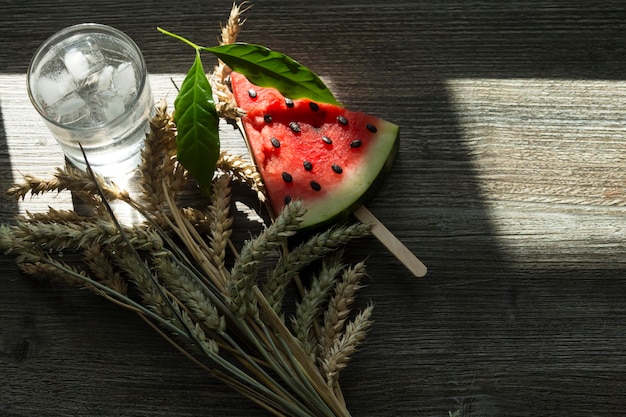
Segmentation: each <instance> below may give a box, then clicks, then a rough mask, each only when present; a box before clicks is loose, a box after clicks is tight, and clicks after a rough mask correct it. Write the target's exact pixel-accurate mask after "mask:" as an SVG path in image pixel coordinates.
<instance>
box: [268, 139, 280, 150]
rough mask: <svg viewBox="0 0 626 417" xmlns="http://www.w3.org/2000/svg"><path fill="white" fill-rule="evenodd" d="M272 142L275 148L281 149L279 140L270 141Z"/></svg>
mask: <svg viewBox="0 0 626 417" xmlns="http://www.w3.org/2000/svg"><path fill="white" fill-rule="evenodd" d="M270 142H272V146H273V147H275V148H280V141H279V140H278V139H277V138H272V139H270Z"/></svg>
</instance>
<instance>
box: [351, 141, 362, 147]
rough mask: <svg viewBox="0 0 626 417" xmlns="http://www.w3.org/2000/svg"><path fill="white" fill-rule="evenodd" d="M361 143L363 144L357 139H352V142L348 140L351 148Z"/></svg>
mask: <svg viewBox="0 0 626 417" xmlns="http://www.w3.org/2000/svg"><path fill="white" fill-rule="evenodd" d="M361 145H363V142H361V141H360V140H359V139H357V140H353V141H352V142H350V147H351V148H358V147H360V146H361Z"/></svg>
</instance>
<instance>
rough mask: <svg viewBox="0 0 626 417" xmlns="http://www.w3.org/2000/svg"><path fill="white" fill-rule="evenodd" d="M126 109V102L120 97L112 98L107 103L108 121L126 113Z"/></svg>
mask: <svg viewBox="0 0 626 417" xmlns="http://www.w3.org/2000/svg"><path fill="white" fill-rule="evenodd" d="M125 110H126V107H124V100H123V99H122V97H120V96H114V97H111V98H110V99H109V100H108V101H107V103H106V109H105V114H106V120H107V121H110V120H113V119H115V118H116V117H118V116H119V115H121V114H122V113H124V111H125Z"/></svg>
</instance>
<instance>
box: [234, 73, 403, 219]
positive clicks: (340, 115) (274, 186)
mask: <svg viewBox="0 0 626 417" xmlns="http://www.w3.org/2000/svg"><path fill="white" fill-rule="evenodd" d="M231 84H232V89H233V94H234V96H235V100H236V101H237V105H238V106H239V107H240V108H242V109H243V110H245V111H246V115H245V116H244V117H243V118H242V122H243V126H244V129H245V133H246V137H247V141H248V147H249V148H250V151H251V153H252V156H253V158H254V162H255V164H256V166H257V169H258V170H259V173H260V175H261V177H262V178H263V182H264V184H265V187H266V189H267V196H268V199H269V202H270V205H271V207H272V210H273V211H274V214H277V213H279V212H280V211H281V210H282V209H283V207H284V205H285V204H288V203H289V202H291V201H295V200H302V201H303V203H304V206H305V207H306V209H307V214H306V216H305V218H304V220H303V222H302V224H301V227H302V228H305V227H310V226H315V225H318V224H321V223H326V222H329V221H335V220H338V217H340V216H347V215H348V214H350V213H351V212H352V211H353V210H354V209H356V208H357V207H358V206H359V205H361V204H363V203H364V202H365V200H367V199H368V198H370V197H371V196H372V194H373V193H374V192H375V190H376V188H378V186H379V185H380V182H381V181H382V178H383V177H384V175H385V174H386V173H387V172H388V171H389V169H390V168H391V164H392V163H393V159H394V157H395V154H396V151H397V148H398V130H399V129H398V126H397V125H395V124H393V123H390V122H388V121H385V120H383V119H380V118H377V117H375V116H371V115H368V114H365V113H359V112H353V111H349V110H346V109H345V108H343V107H339V106H335V105H331V104H325V103H317V102H314V101H311V100H309V99H296V100H290V99H288V98H285V97H284V96H282V95H281V94H280V93H279V92H278V90H276V89H273V88H265V87H259V86H256V85H254V84H252V83H250V82H249V81H248V80H247V79H246V78H245V77H244V76H243V75H241V74H239V73H236V72H233V73H232V74H231Z"/></svg>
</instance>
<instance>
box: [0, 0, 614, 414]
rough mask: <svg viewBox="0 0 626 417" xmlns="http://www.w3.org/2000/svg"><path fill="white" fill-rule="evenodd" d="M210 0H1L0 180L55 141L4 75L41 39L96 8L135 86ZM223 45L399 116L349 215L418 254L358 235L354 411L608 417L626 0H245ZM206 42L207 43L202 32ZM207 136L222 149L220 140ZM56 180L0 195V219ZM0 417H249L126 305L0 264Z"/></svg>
mask: <svg viewBox="0 0 626 417" xmlns="http://www.w3.org/2000/svg"><path fill="white" fill-rule="evenodd" d="M230 5H231V1H230V0H228V1H225V0H224V1H222V0H219V1H212V2H206V1H192V0H181V1H179V2H177V3H176V4H175V5H174V4H172V5H169V6H167V7H166V6H162V5H157V4H156V3H155V2H151V1H147V0H137V1H134V2H123V3H120V2H118V1H111V0H103V1H98V2H92V1H89V0H86V1H80V2H78V1H74V0H70V1H66V2H57V1H51V0H45V1H43V0H42V1H33V0H22V1H20V2H7V1H5V2H3V13H2V14H1V15H0V36H1V38H2V39H3V42H2V46H1V47H0V81H1V82H0V115H1V120H2V123H1V124H0V159H1V164H0V187H1V188H2V189H6V188H7V187H8V186H9V185H10V184H11V183H12V182H13V181H14V180H16V179H18V178H19V175H20V173H34V174H37V175H41V176H46V175H47V174H48V173H51V172H52V170H53V169H54V167H55V166H57V165H58V164H59V163H62V154H61V153H60V151H59V150H58V148H57V147H56V145H55V143H54V141H53V140H52V139H51V138H50V137H49V135H48V134H47V132H46V130H45V127H44V126H43V124H42V123H41V121H40V120H39V119H38V117H37V114H36V112H35V111H34V110H33V109H32V107H31V106H30V103H29V102H28V98H27V96H26V90H25V85H24V78H25V72H26V68H27V65H28V62H29V60H30V57H31V56H32V54H33V53H34V51H35V49H36V48H37V46H38V45H39V44H40V43H41V42H42V41H43V40H44V39H45V38H46V37H48V36H49V35H51V34H52V33H53V32H55V31H56V30H59V29H61V28H63V27H65V26H68V25H70V24H73V23H80V22H87V21H96V22H99V23H105V24H110V25H112V26H115V27H118V28H119V29H122V30H123V31H125V32H127V33H128V34H129V35H130V36H131V37H132V38H133V39H135V40H136V42H137V43H138V44H139V46H140V47H141V49H142V50H143V51H144V54H145V56H146V59H147V62H148V68H149V71H150V72H151V74H152V77H153V78H152V80H154V86H153V88H154V90H155V95H156V96H157V97H158V96H165V95H169V96H168V97H169V98H172V97H173V96H172V95H173V94H174V93H173V89H172V87H171V84H170V83H169V77H170V76H177V75H179V74H182V73H184V72H185V71H186V70H187V69H188V67H189V66H190V65H191V59H192V53H191V51H190V50H188V49H187V48H186V47H185V46H184V45H182V44H179V43H177V42H176V41H173V40H171V39H169V38H167V37H164V36H163V35H161V34H159V33H158V32H157V31H156V29H155V28H156V26H163V27H165V28H167V29H168V30H171V31H173V32H176V33H180V34H182V35H184V36H187V37H190V38H192V39H194V40H196V41H198V42H204V43H207V44H209V43H211V42H213V41H214V40H215V39H216V38H217V36H218V33H219V22H220V21H224V20H225V19H226V15H227V12H228V10H229V8H230ZM248 18H249V19H248V22H247V23H246V26H245V30H244V32H243V33H242V35H241V40H243V41H248V42H255V43H262V44H265V45H267V46H269V47H271V48H273V49H276V50H280V51H282V52H285V53H287V54H289V55H290V56H292V57H294V58H296V59H297V60H299V61H300V62H302V63H304V64H305V65H307V66H309V67H310V68H312V69H313V70H314V71H315V72H317V73H318V74H320V75H321V76H322V77H323V78H324V79H325V80H327V81H328V82H329V84H330V85H331V88H332V89H333V91H334V92H335V93H336V95H337V96H338V97H339V99H340V100H341V101H342V102H343V103H345V104H346V105H347V106H348V107H350V108H352V109H355V110H362V111H366V112H369V113H373V114H376V115H379V116H381V117H383V118H386V119H389V120H392V121H394V122H396V123H398V124H399V125H400V126H401V131H402V137H401V140H402V143H401V147H400V152H399V158H398V160H397V162H396V164H395V165H394V168H393V170H392V172H391V174H390V175H389V177H388V178H387V180H386V182H385V185H384V187H383V188H382V189H381V190H380V192H379V193H378V195H377V197H376V198H375V199H374V200H373V201H371V202H370V204H368V208H369V209H370V210H371V211H372V213H374V215H375V216H376V217H378V218H379V219H380V220H381V221H382V222H383V223H384V224H385V225H386V226H387V228H389V229H390V230H391V231H392V232H393V233H394V234H395V235H396V236H397V237H398V238H400V239H401V240H402V241H403V242H404V243H405V244H406V245H407V246H408V247H409V248H410V249H411V250H412V251H413V252H414V253H415V254H417V255H418V256H419V258H420V259H421V260H422V261H424V263H425V264H426V265H427V266H428V268H429V273H428V275H427V276H426V277H425V278H422V279H416V278H413V277H411V276H410V274H409V273H408V272H407V271H406V270H405V269H404V268H403V267H402V265H400V264H399V262H398V261H397V260H395V259H394V258H393V256H392V255H390V254H388V253H387V252H385V250H384V248H383V247H382V245H381V244H380V243H378V242H377V241H376V240H374V239H371V240H366V241H362V242H358V243H356V244H355V245H354V246H352V247H351V249H350V251H349V255H350V256H351V259H352V258H353V259H354V260H360V259H362V258H364V257H369V261H368V265H369V272H370V275H371V282H370V283H369V286H368V287H367V288H365V289H364V290H363V292H362V293H361V294H360V301H359V303H361V304H360V305H365V303H367V302H368V300H371V301H372V302H373V303H374V304H375V306H376V307H375V310H374V320H375V324H374V327H373V330H372V332H371V333H370V336H369V337H368V340H367V342H366V343H365V345H364V346H363V348H362V349H361V351H360V352H359V353H358V354H357V355H356V357H355V359H354V361H353V362H352V363H351V365H350V367H349V368H348V369H347V370H346V371H345V374H344V375H343V377H342V387H343V389H344V392H345V397H346V400H347V402H348V406H349V408H350V409H351V410H352V413H353V415H354V416H447V415H448V411H453V412H454V411H459V416H475V417H478V416H480V417H482V416H561V415H567V416H581V417H583V416H585V417H587V416H614V415H619V414H621V413H622V410H623V409H624V408H625V407H626V353H625V348H624V346H626V303H625V302H624V299H625V298H626V273H625V270H626V220H625V215H626V152H625V150H626V118H625V117H624V111H625V110H624V109H625V107H626V106H625V104H626V78H625V76H624V68H626V53H625V52H626V9H625V8H624V6H623V4H622V2H619V1H598V2H591V3H589V2H582V1H568V2H565V1H557V0H551V1H527V2H501V1H489V0H486V1H479V0H470V1H454V0H452V1H435V2H433V1H425V0H412V1H408V0H405V1H392V2H389V1H387V2H384V1H374V0H372V1H360V2H357V1H337V0H333V1H317V2H304V1H291V2H286V1H281V0H268V1H259V2H257V4H255V5H254V7H253V9H252V10H251V11H250V13H249V15H248ZM203 40H204V41H203ZM227 136H228V139H227V140H226V146H229V147H233V148H237V147H241V143H240V142H238V141H237V138H236V135H232V137H231V136H229V135H228V134H227ZM47 205H54V206H55V207H59V206H60V207H63V206H65V205H66V206H67V207H71V206H72V201H71V198H69V197H68V196H65V195H59V196H49V197H47V198H39V199H33V200H27V201H25V202H20V203H19V204H17V203H16V202H14V201H12V200H9V199H6V198H4V199H3V200H0V220H1V221H2V222H9V221H11V218H12V216H13V215H15V214H16V213H19V212H23V211H24V210H26V209H28V210H33V211H36V210H43V209H45V208H46V206H47ZM0 277H1V279H0V416H3V417H4V416H7V417H18V416H19V417H26V416H44V417H45V416H77V415H80V416H102V417H104V416H107V417H109V416H111V417H112V416H122V417H126V416H180V417H182V416H221V415H239V416H245V415H263V414H262V413H260V412H259V411H257V409H256V407H255V406H253V405H251V404H249V403H248V402H247V401H245V400H242V399H241V398H240V397H239V395H237V394H235V393H233V392H231V391H229V390H228V389H227V388H225V387H223V386H221V385H220V384H219V383H217V382H216V381H214V380H212V379H211V378H210V377H208V376H206V375H204V374H203V373H202V372H201V371H200V370H198V369H196V368H195V367H194V366H193V365H192V364H190V363H188V362H187V361H186V360H185V359H184V358H183V357H181V356H180V355H179V354H178V353H177V352H175V351H174V350H173V349H172V348H171V347H169V346H168V345H167V344H166V343H164V342H163V341H162V340H161V339H159V337H158V336H156V335H155V334H153V333H152V331H151V330H150V329H148V328H146V326H145V325H144V324H143V323H141V322H140V321H139V320H137V319H136V318H135V317H134V316H132V315H130V314H128V313H126V312H124V311H120V310H119V308H116V307H114V306H111V305H109V304H107V303H106V302H105V301H103V300H100V299H98V298H94V297H93V296H91V295H89V294H87V293H85V292H81V291H77V290H72V289H64V288H56V287H51V286H47V285H42V284H40V283H35V282H32V281H30V280H25V279H24V278H23V277H21V276H20V275H19V274H18V273H17V270H16V268H15V267H14V266H13V262H12V260H11V259H8V258H1V259H0Z"/></svg>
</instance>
